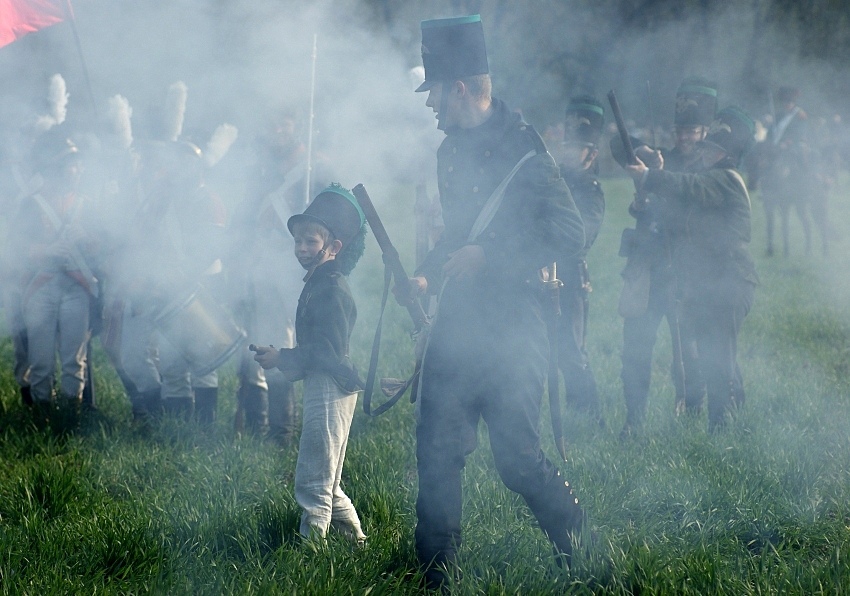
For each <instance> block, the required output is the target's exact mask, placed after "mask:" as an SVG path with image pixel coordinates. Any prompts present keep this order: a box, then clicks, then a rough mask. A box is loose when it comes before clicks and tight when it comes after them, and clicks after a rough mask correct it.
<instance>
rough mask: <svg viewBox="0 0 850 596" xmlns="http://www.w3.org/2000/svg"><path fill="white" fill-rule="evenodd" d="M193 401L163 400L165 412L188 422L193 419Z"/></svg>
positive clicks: (179, 398) (170, 398) (184, 399)
mask: <svg viewBox="0 0 850 596" xmlns="http://www.w3.org/2000/svg"><path fill="white" fill-rule="evenodd" d="M192 401H193V400H192V398H191V397H167V398H165V399H163V400H162V406H163V411H164V412H165V413H166V414H167V415H169V416H173V417H175V418H179V419H180V420H183V421H186V422H188V421H189V420H190V419H191V418H192Z"/></svg>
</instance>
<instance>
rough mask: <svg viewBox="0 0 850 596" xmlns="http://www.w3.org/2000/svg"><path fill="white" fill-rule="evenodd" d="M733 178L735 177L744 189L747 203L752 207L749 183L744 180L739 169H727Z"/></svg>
mask: <svg viewBox="0 0 850 596" xmlns="http://www.w3.org/2000/svg"><path fill="white" fill-rule="evenodd" d="M726 171H727V172H728V173H729V175H730V176H732V178H734V179H735V180H736V181H737V182H738V184H739V185H740V186H741V190H743V191H744V196H745V197H747V205H748V206H749V207H750V208H751V209H752V203H751V202H750V193H749V191H748V190H747V183H746V182H744V178H743V177H742V176H741V174H739V173H738V171H737V170H732V169H728V170H726Z"/></svg>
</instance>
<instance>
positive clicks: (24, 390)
mask: <svg viewBox="0 0 850 596" xmlns="http://www.w3.org/2000/svg"><path fill="white" fill-rule="evenodd" d="M20 391H21V403H22V404H23V405H25V406H27V407H29V406H31V405H32V391H30V386H29V385H24V386H23V387H21V388H20Z"/></svg>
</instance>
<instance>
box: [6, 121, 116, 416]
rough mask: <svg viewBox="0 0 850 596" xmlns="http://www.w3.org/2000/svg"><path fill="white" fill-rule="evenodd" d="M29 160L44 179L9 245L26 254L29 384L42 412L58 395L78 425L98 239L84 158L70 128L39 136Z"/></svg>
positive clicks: (24, 302)
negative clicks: (83, 189)
mask: <svg viewBox="0 0 850 596" xmlns="http://www.w3.org/2000/svg"><path fill="white" fill-rule="evenodd" d="M32 160H33V161H32V163H33V169H34V171H36V172H38V173H39V174H40V176H41V178H42V180H43V184H42V185H41V187H40V188H38V189H37V190H35V191H34V192H33V193H32V194H30V195H29V196H27V197H26V198H25V199H23V201H22V203H21V206H20V210H19V212H18V214H17V216H16V217H15V219H14V226H13V228H12V229H11V230H10V238H11V245H12V246H13V247H14V248H15V249H16V250H17V251H18V252H17V254H20V255H22V256H23V258H22V259H21V260H20V262H19V263H17V264H16V265H15V266H17V267H19V270H18V274H19V279H20V280H21V282H20V283H21V284H22V285H21V288H22V294H21V306H22V314H23V322H24V328H25V331H26V352H27V359H28V363H29V382H30V388H31V389H30V390H31V394H32V399H33V402H34V405H35V406H36V407H37V408H38V411H39V414H38V415H39V417H41V415H42V414H43V413H45V412H46V411H47V410H49V409H50V405H51V404H52V403H54V401H55V404H56V406H57V407H58V408H59V409H60V410H61V411H62V412H61V413H63V414H67V415H68V416H70V417H71V422H72V424H73V423H74V422H73V421H74V419H75V418H76V417H77V416H78V415H79V410H80V407H81V404H82V398H83V388H84V385H85V382H86V376H87V374H88V372H87V359H86V352H87V344H88V341H89V337H90V310H91V302H92V300H93V299H95V298H97V297H98V296H99V284H98V280H97V278H96V277H95V274H94V270H95V269H96V267H97V265H96V262H97V256H98V255H97V244H96V243H95V241H94V235H93V234H91V233H90V232H91V228H90V222H91V221H92V218H91V217H89V215H88V214H87V213H86V212H87V210H88V209H89V208H90V205H89V203H88V201H87V200H86V198H85V197H84V196H83V195H82V194H81V193H80V192H79V182H80V175H81V172H82V159H81V156H80V152H79V149H78V148H77V146H76V144H74V142H73V141H72V140H71V139H70V138H68V137H67V134H66V131H64V130H62V129H61V127H60V128H54V129H53V130H51V131H49V132H46V133H44V134H42V135H41V136H40V137H39V138H38V139H37V140H36V142H35V145H34V147H33V151H32ZM57 352H58V357H59V361H60V364H61V376H60V381H59V395H58V398H57V396H55V394H54V386H53V384H54V369H55V366H56V357H57Z"/></svg>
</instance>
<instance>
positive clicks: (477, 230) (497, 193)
mask: <svg viewBox="0 0 850 596" xmlns="http://www.w3.org/2000/svg"><path fill="white" fill-rule="evenodd" d="M535 155H537V149H532V150H531V151H529V152H528V153H526V154H525V155H523V156H522V157H521V158H520V160H519V161H518V162H517V163H516V165H515V166H514V168H513V169H512V170H511V171H510V172H508V175H507V176H505V178H504V179H503V180H502V181H501V182H500V183H499V186H497V187H496V189H495V190H494V191H493V193H492V194H491V195H490V197H489V198H488V199H487V202H486V203H485V204H484V207H482V209H481V212H480V213H479V214H478V218H476V220H475V223H474V224H472V229H471V230H470V231H469V238H468V241H469V242H474V241H475V240H476V239H477V238H478V236H480V235H481V232H483V231H484V230H485V229H486V228H487V226H489V225H490V222H491V221H493V217H495V215H496V212H497V211H498V210H499V207H500V206H501V205H502V199H504V198H505V189H507V188H508V184H510V183H511V180H513V179H514V176H516V173H517V172H519V169H520V168H521V167H522V166H523V164H525V162H527V161H528V160H529V159H531V158H532V157H534V156H535Z"/></svg>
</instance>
